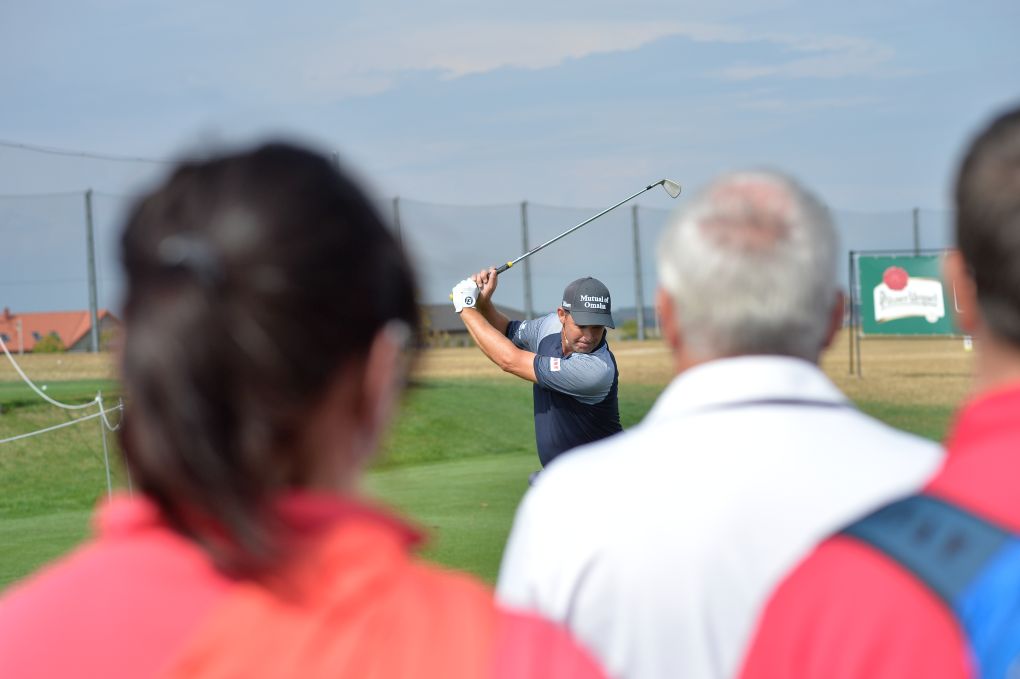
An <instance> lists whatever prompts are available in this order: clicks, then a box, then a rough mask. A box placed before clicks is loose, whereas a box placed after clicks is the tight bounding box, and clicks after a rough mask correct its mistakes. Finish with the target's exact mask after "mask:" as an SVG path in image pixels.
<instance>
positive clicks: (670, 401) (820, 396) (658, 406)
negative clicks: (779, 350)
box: [647, 356, 849, 421]
mask: <svg viewBox="0 0 1020 679" xmlns="http://www.w3.org/2000/svg"><path fill="white" fill-rule="evenodd" d="M762 400H798V401H818V402H822V403H833V404H848V403H849V401H848V399H847V397H846V396H845V395H843V393H842V392H841V391H840V390H839V389H838V388H837V387H836V385H834V384H833V383H832V382H831V381H830V380H829V378H828V377H826V376H825V374H824V373H823V372H822V371H821V370H820V369H819V368H818V366H816V365H815V364H813V363H810V362H808V361H805V360H803V359H800V358H791V357H788V356H738V357H734V358H721V359H716V360H712V361H708V362H707V363H702V364H699V365H696V366H694V367H693V368H689V369H688V370H685V371H684V372H682V373H680V374H679V375H677V376H676V377H675V378H673V381H672V382H670V384H669V385H668V386H667V387H666V389H665V390H664V391H663V392H662V395H661V396H659V399H658V400H657V401H656V402H655V405H654V406H653V407H652V410H651V412H650V413H649V414H648V417H647V419H648V420H649V421H654V420H658V419H665V418H673V417H676V416H677V415H682V414H688V413H690V412H693V411H696V410H702V409H704V408H705V407H710V406H723V405H727V404H732V403H740V402H754V401H762Z"/></svg>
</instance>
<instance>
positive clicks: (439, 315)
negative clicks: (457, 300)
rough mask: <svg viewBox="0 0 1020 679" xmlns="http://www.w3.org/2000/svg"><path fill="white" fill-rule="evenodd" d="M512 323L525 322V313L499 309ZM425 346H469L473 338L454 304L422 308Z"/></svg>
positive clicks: (503, 308) (426, 305)
mask: <svg viewBox="0 0 1020 679" xmlns="http://www.w3.org/2000/svg"><path fill="white" fill-rule="evenodd" d="M498 308H499V310H500V311H502V312H503V313H504V314H506V317H507V318H509V319H510V320H511V321H523V320H524V312H523V311H518V310H517V309H510V308H507V307H502V306H500V307H498ZM421 311H422V325H423V326H424V327H423V330H424V333H425V344H426V345H427V346H431V347H443V346H447V347H448V346H458V347H461V346H467V345H469V344H471V336H470V335H469V334H468V331H467V328H465V327H464V324H463V323H462V322H461V320H460V316H459V315H457V312H456V311H454V310H453V304H425V305H422V307H421Z"/></svg>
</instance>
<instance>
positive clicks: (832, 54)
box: [717, 35, 896, 80]
mask: <svg viewBox="0 0 1020 679" xmlns="http://www.w3.org/2000/svg"><path fill="white" fill-rule="evenodd" d="M758 39H759V40H763V41H766V42H772V43H775V44H777V45H780V46H782V47H783V48H784V50H785V51H787V52H790V53H793V54H797V55H801V56H797V57H795V58H792V59H788V60H785V61H781V62H778V63H772V64H759V63H755V64H748V63H743V64H736V65H733V66H728V67H726V68H723V69H721V70H719V71H718V72H717V75H719V76H720V77H722V78H724V79H726V80H754V79H758V78H844V77H848V76H862V75H863V76H881V75H895V74H896V73H894V72H893V71H890V70H886V67H887V66H888V64H889V63H890V62H891V61H892V60H893V57H894V56H895V52H894V51H893V50H892V49H891V48H889V47H887V46H885V45H881V44H879V43H876V42H874V41H872V40H865V39H862V38H852V37H845V36H830V37H810V38H803V37H798V36H791V35H764V36H761V37H759V38H758Z"/></svg>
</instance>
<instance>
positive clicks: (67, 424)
mask: <svg viewBox="0 0 1020 679" xmlns="http://www.w3.org/2000/svg"><path fill="white" fill-rule="evenodd" d="M120 409H121V406H116V407H114V408H110V409H109V410H107V412H113V411H114V410H120ZM99 416H100V413H92V414H91V415H83V416H82V417H79V418H76V419H74V420H70V421H69V422H61V423H60V424H55V425H53V426H52V427H46V428H45V429H39V430H38V431H32V432H29V433H27V434H18V435H17V436H11V437H10V438H6V439H0V444H2V443H10V442H11V441H20V440H21V439H27V438H30V437H32V436H39V435H40V434H46V433H48V432H51V431H56V430H57V429H63V428H64V427H71V426H74V425H76V424H79V423H81V422H86V421H88V420H94V419H96V418H97V417H99Z"/></svg>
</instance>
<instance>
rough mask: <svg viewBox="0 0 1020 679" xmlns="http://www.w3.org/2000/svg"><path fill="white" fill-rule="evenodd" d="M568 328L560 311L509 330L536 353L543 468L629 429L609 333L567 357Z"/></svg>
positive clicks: (537, 426) (513, 324)
mask: <svg viewBox="0 0 1020 679" xmlns="http://www.w3.org/2000/svg"><path fill="white" fill-rule="evenodd" d="M562 330H563V325H562V324H561V323H560V319H559V318H558V317H557V316H556V314H555V313H551V314H548V315H546V316H543V317H542V318H536V319H534V320H531V321H511V322H510V324H509V325H508V326H507V328H506V336H507V337H509V338H510V339H511V340H512V341H513V343H514V344H515V345H516V346H518V347H520V348H521V349H525V350H527V351H531V352H533V353H534V354H535V377H536V378H537V379H538V382H537V383H536V384H535V387H534V399H535V443H536V444H537V446H538V459H539V460H541V462H542V466H543V467H544V466H545V465H547V464H549V463H550V462H551V461H552V460H553V458H555V457H556V456H557V455H559V454H560V453H562V452H564V451H567V450H570V449H571V448H576V447H577V446H580V445H584V444H585V443H591V442H592V441H598V440H599V439H603V438H606V437H607V436H612V435H613V434H616V433H617V432H620V431H623V427H622V426H620V404H619V400H618V399H617V387H618V385H619V380H620V372H619V370H617V368H616V357H615V356H613V352H611V351H610V350H609V344H607V343H606V339H605V337H603V338H602V341H601V342H599V345H598V346H597V347H595V349H594V350H593V351H592V352H591V353H589V354H578V353H573V354H571V355H570V356H567V357H564V356H563V343H562V339H561V334H562Z"/></svg>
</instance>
